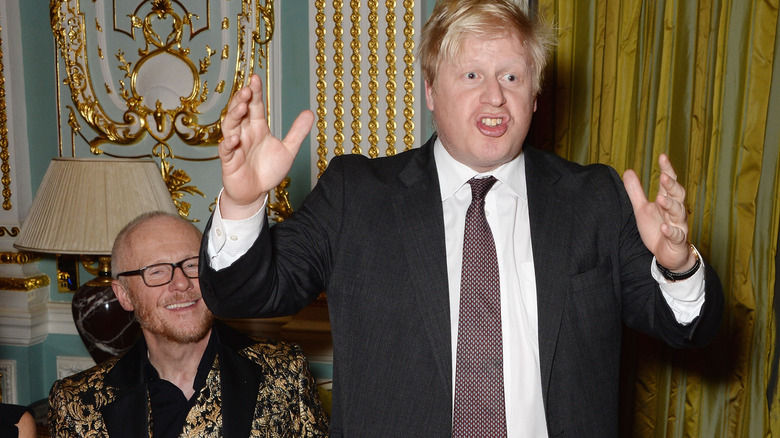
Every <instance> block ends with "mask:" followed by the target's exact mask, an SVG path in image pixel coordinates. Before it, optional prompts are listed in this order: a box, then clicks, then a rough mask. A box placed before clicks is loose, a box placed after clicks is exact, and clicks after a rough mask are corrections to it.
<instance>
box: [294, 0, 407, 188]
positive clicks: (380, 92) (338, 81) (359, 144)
mask: <svg viewBox="0 0 780 438" xmlns="http://www.w3.org/2000/svg"><path fill="white" fill-rule="evenodd" d="M310 8H311V9H310V14H309V16H310V17H312V20H313V22H312V23H311V26H310V27H311V28H312V29H314V32H313V38H314V41H313V46H314V47H315V50H316V55H315V56H314V57H313V63H314V65H313V69H312V71H313V72H315V75H316V77H315V78H313V83H315V84H316V87H315V88H314V89H313V94H314V95H313V96H312V101H313V104H312V105H313V108H314V109H315V113H316V123H315V126H314V129H313V131H312V136H311V138H312V143H313V145H312V146H313V147H312V161H313V163H312V170H313V174H315V175H317V176H319V175H320V174H321V173H322V172H323V171H324V170H325V168H326V167H327V165H328V160H329V159H330V158H332V157H333V156H334V155H342V154H344V153H347V152H349V153H353V154H366V155H368V156H369V157H371V158H376V157H378V156H383V155H394V154H396V153H397V152H400V151H403V150H408V149H411V148H413V147H415V146H418V144H416V143H415V142H419V140H420V139H419V138H417V137H419V135H418V134H416V132H419V131H418V128H419V125H420V122H419V120H420V115H419V113H420V111H419V102H418V99H416V97H415V96H416V95H419V90H421V89H422V87H421V86H420V82H419V81H420V79H419V74H418V75H415V65H414V63H415V40H416V38H417V35H419V32H420V28H421V23H420V18H419V17H420V6H419V4H416V3H415V2H414V1H413V0H404V1H400V0H398V1H396V0H387V1H382V2H380V1H378V0H368V1H359V0H352V1H342V0H333V1H328V2H326V1H324V0H316V1H314V2H313V4H312V6H310Z"/></svg>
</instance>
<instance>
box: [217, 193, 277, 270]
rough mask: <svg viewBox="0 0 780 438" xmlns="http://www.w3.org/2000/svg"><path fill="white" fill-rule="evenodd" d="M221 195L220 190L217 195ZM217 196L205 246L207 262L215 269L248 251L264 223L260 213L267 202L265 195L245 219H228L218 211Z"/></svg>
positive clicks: (222, 267) (230, 263) (222, 266)
mask: <svg viewBox="0 0 780 438" xmlns="http://www.w3.org/2000/svg"><path fill="white" fill-rule="evenodd" d="M221 196H222V191H221V190H220V192H219V197H221ZM219 197H217V206H216V208H215V209H214V217H213V218H212V219H211V228H209V229H208V230H206V233H207V234H208V238H209V239H208V246H207V251H208V255H209V264H210V265H211V267H212V268H214V269H215V270H217V271H218V270H220V269H224V268H227V267H228V266H230V265H232V264H233V262H235V261H236V260H238V259H239V258H241V256H242V255H244V254H246V253H247V251H249V248H250V247H251V246H252V243H254V241H255V240H256V239H257V236H259V235H260V230H261V229H262V228H263V225H265V220H266V217H265V214H261V213H262V212H265V208H266V205H267V204H268V196H266V198H265V201H264V202H263V206H262V207H261V208H260V210H258V211H257V212H256V213H255V214H254V215H252V216H251V217H248V218H246V219H241V220H230V219H223V218H222V213H221V212H220V211H219Z"/></svg>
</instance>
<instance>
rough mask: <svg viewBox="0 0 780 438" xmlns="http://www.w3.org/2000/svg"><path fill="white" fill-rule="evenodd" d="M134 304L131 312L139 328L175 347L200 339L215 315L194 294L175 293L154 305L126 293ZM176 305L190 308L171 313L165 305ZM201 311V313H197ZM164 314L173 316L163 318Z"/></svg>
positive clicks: (133, 294) (132, 293) (131, 293)
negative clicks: (173, 344) (188, 304)
mask: <svg viewBox="0 0 780 438" xmlns="http://www.w3.org/2000/svg"><path fill="white" fill-rule="evenodd" d="M128 297H129V299H130V302H131V303H132V304H133V309H134V310H133V311H134V312H135V316H136V319H138V323H139V324H140V325H141V327H142V328H143V329H144V330H145V331H147V332H149V333H150V334H153V335H155V336H159V337H161V338H163V339H166V340H168V341H171V342H175V343H178V344H189V343H194V342H198V341H200V340H202V339H203V338H204V337H205V336H206V335H207V334H208V333H209V331H210V330H211V326H212V324H213V322H214V315H213V314H212V313H211V311H210V310H209V309H208V308H207V307H206V306H205V305H203V302H202V298H201V297H200V296H199V295H198V294H197V293H195V292H176V293H172V294H166V295H164V296H163V297H160V301H159V302H158V303H156V306H155V305H152V304H150V303H147V302H144V300H139V299H136V296H135V292H132V291H131V292H130V293H129V294H128ZM179 303H194V304H191V306H192V307H193V309H186V308H185V309H184V310H178V309H177V310H175V311H174V312H171V311H170V310H169V309H167V308H166V306H177V305H179ZM198 308H202V311H198ZM166 313H174V314H173V315H172V317H168V318H166V317H164V315H165V314H166Z"/></svg>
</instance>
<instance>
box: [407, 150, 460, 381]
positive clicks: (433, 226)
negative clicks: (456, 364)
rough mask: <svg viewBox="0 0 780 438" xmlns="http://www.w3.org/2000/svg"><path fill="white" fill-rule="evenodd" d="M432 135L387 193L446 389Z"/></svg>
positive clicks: (445, 304) (443, 271)
mask: <svg viewBox="0 0 780 438" xmlns="http://www.w3.org/2000/svg"><path fill="white" fill-rule="evenodd" d="M434 140H435V136H434V137H432V138H431V139H430V140H428V142H427V143H426V144H425V145H424V146H422V147H421V148H420V152H419V153H418V154H416V155H415V157H414V158H413V159H412V160H411V161H410V162H409V163H408V164H407V165H406V167H405V168H404V169H403V170H402V171H401V173H400V174H399V179H400V180H401V183H402V184H403V186H404V189H402V190H400V191H398V192H397V193H396V194H395V195H394V196H393V204H392V205H393V212H394V215H395V219H396V222H395V223H396V224H397V225H398V227H399V230H398V231H399V234H400V235H403V236H404V239H403V245H404V251H405V255H406V259H407V260H408V262H409V271H408V272H409V276H410V278H411V279H412V281H413V282H414V285H415V289H416V290H418V291H420V293H418V294H415V296H416V299H417V301H418V303H419V305H420V315H421V317H422V318H421V322H422V326H423V329H424V330H425V333H426V335H427V337H428V339H429V341H430V343H431V353H432V354H433V356H434V358H435V359H436V363H437V365H438V370H439V374H440V377H441V379H442V382H441V383H442V384H444V387H445V388H447V391H448V392H451V391H452V380H451V379H452V359H451V357H452V344H451V341H450V311H449V309H450V308H449V293H448V282H447V256H446V253H445V242H444V218H443V213H442V204H441V192H440V190H439V180H438V174H437V172H436V165H435V163H434V159H433V143H434Z"/></svg>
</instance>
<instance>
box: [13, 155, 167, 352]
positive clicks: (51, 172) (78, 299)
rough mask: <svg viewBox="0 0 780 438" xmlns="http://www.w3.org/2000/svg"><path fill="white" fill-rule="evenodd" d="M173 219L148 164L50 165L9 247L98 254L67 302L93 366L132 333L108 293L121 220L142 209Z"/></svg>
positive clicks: (78, 161)
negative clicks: (92, 274)
mask: <svg viewBox="0 0 780 438" xmlns="http://www.w3.org/2000/svg"><path fill="white" fill-rule="evenodd" d="M157 210H161V211H165V212H168V213H172V214H177V210H176V206H175V205H174V203H173V200H172V198H171V195H170V193H169V192H168V189H167V187H166V186H165V182H164V181H163V179H162V174H161V173H160V170H159V169H158V167H157V165H156V164H155V162H154V161H153V160H150V159H108V158H67V157H58V158H54V159H52V162H51V164H49V168H48V170H47V171H46V175H45V176H44V177H43V181H42V182H41V186H40V188H39V189H38V192H37V194H36V195H35V199H34V200H33V203H32V205H31V206H30V212H29V213H28V214H27V218H26V219H25V220H24V223H23V224H22V226H21V229H20V230H19V235H18V237H17V239H16V242H15V243H14V246H15V247H16V248H17V249H19V250H23V251H30V252H40V253H50V254H77V255H93V256H98V260H99V266H98V276H97V278H94V279H92V280H90V281H88V282H87V283H85V284H84V285H83V286H81V287H80V288H79V289H78V291H76V293H75V295H74V296H73V301H72V305H71V307H72V310H73V321H74V322H75V324H76V329H77V330H78V332H79V335H80V336H81V339H82V341H84V344H85V345H86V347H87V350H88V351H89V353H90V355H91V356H92V358H93V359H94V360H95V362H97V363H100V362H103V361H104V360H106V359H108V358H110V357H114V356H117V355H119V354H121V353H123V352H124V351H126V350H127V349H128V348H130V346H131V345H132V344H133V342H134V341H135V338H136V336H137V335H138V330H139V327H138V323H137V322H136V320H135V317H134V315H133V313H132V312H127V311H125V310H124V309H122V307H121V306H120V305H119V302H118V301H117V299H116V297H115V296H114V292H113V291H112V290H111V257H110V254H111V248H112V246H113V244H114V238H116V235H117V234H118V233H119V231H120V230H121V229H122V227H124V226H125V224H127V223H128V222H130V221H131V220H132V219H134V218H135V217H136V216H138V215H140V214H142V213H145V212H149V211H157Z"/></svg>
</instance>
